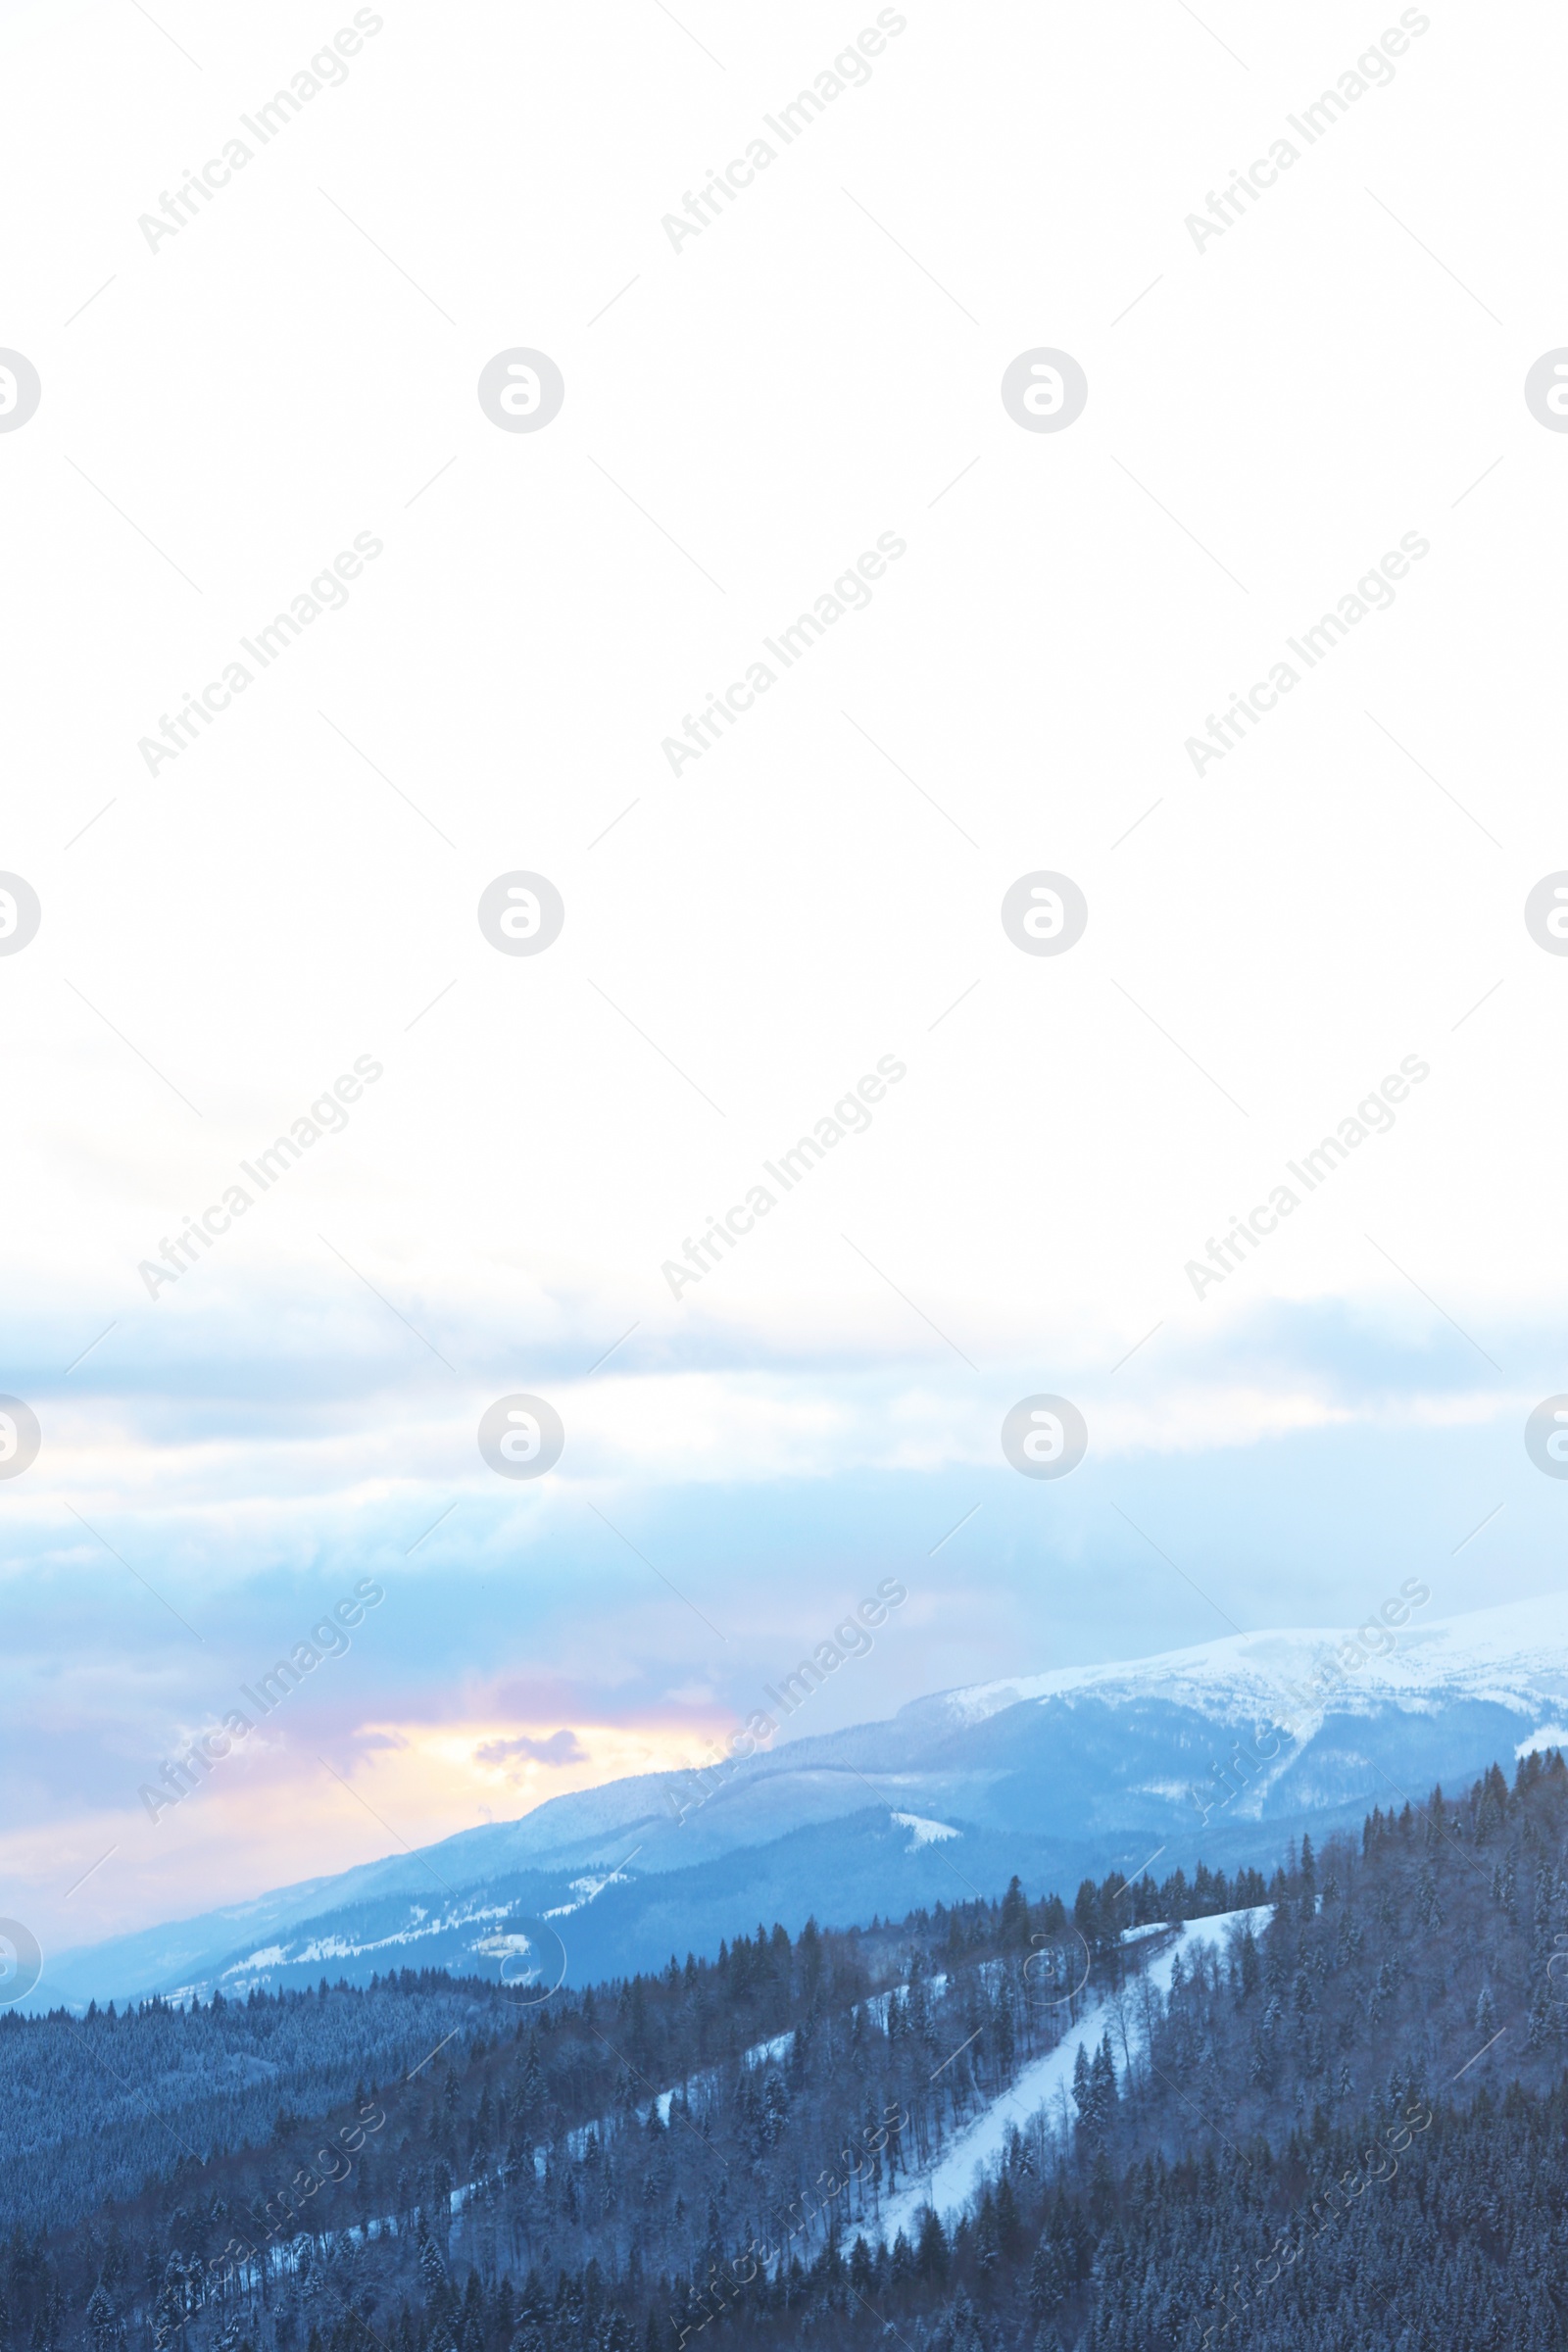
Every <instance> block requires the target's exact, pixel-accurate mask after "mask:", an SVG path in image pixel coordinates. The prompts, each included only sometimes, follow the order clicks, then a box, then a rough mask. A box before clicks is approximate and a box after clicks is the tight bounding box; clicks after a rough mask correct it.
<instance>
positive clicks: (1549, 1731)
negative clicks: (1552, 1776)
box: [1513, 1723, 1568, 1757]
mask: <svg viewBox="0 0 1568 2352" xmlns="http://www.w3.org/2000/svg"><path fill="white" fill-rule="evenodd" d="M1548 1747H1562V1748H1568V1731H1565V1730H1564V1729H1563V1727H1562V1725H1561V1724H1560V1723H1544V1724H1543V1725H1542V1727H1541V1729H1540V1731H1539V1732H1532V1733H1531V1735H1530V1737H1529V1739H1528V1740H1520V1742H1519V1744H1518V1746H1517V1747H1516V1748H1515V1749H1514V1751H1513V1752H1514V1755H1515V1756H1516V1757H1518V1756H1535V1755H1540V1754H1541V1753H1542V1751H1543V1750H1544V1749H1545V1748H1548Z"/></svg>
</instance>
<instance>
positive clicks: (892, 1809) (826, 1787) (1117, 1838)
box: [29, 1580, 1568, 2007]
mask: <svg viewBox="0 0 1568 2352" xmlns="http://www.w3.org/2000/svg"><path fill="white" fill-rule="evenodd" d="M1426 1601H1427V1596H1426V1588H1425V1587H1424V1586H1421V1585H1419V1584H1418V1583H1417V1582H1416V1581H1415V1580H1409V1581H1408V1582H1407V1584H1406V1587H1405V1589H1404V1590H1403V1592H1402V1593H1400V1594H1397V1595H1394V1596H1392V1597H1391V1599H1390V1601H1389V1602H1388V1603H1387V1604H1385V1605H1383V1606H1382V1607H1380V1610H1379V1612H1378V1614H1377V1615H1376V1616H1375V1617H1374V1618H1372V1619H1369V1620H1368V1622H1367V1623H1366V1625H1364V1626H1363V1628H1362V1629H1361V1634H1360V1637H1359V1638H1356V1637H1353V1636H1347V1635H1346V1634H1344V1633H1326V1632H1278V1633H1257V1634H1239V1635H1233V1636H1230V1637H1228V1638H1227V1639H1225V1640H1223V1641H1218V1642H1208V1643H1205V1644H1202V1645H1201V1646H1198V1647H1194V1648H1190V1649H1181V1650H1172V1651H1167V1652H1165V1653H1164V1654H1163V1655H1160V1656H1157V1657H1150V1658H1140V1659H1134V1660H1131V1661H1128V1662H1123V1663H1119V1664H1114V1665H1105V1666H1092V1667H1066V1668H1057V1669H1055V1670H1054V1671H1051V1672H1048V1673H1044V1674H1039V1675H1034V1676H1029V1677H1024V1678H1020V1679H1017V1680H1012V1681H1005V1682H995V1683H986V1684H978V1685H974V1686H972V1687H970V1688H968V1689H964V1690H957V1691H941V1692H938V1693H936V1694H935V1695H934V1696H932V1697H929V1698H922V1699H917V1700H915V1701H913V1702H912V1703H911V1704H910V1705H908V1706H907V1707H904V1708H902V1709H901V1710H900V1712H899V1713H898V1714H897V1715H895V1716H893V1717H891V1718H890V1719H888V1720H886V1721H883V1722H878V1723H866V1724H858V1725H854V1726H851V1727H849V1728H847V1729H845V1730H842V1731H837V1732H828V1733H824V1734H819V1735H817V1736H815V1737H812V1738H802V1739H796V1740H786V1741H783V1742H781V1743H779V1744H776V1745H775V1746H774V1747H773V1748H772V1749H771V1751H769V1752H767V1753H764V1754H758V1755H756V1756H754V1757H753V1758H752V1759H750V1760H749V1761H748V1762H747V1763H745V1764H744V1765H741V1766H738V1767H736V1768H734V1770H733V1771H732V1773H731V1775H730V1777H729V1778H728V1779H727V1780H725V1781H722V1782H721V1781H719V1780H718V1779H716V1778H711V1779H710V1780H709V1781H708V1783H707V1784H706V1792H705V1790H704V1789H698V1788H697V1787H696V1786H695V1785H694V1783H693V1781H692V1778H691V1776H690V1775H682V1774H668V1773H652V1774H645V1775H641V1776H638V1777H636V1778H633V1779H627V1780H620V1781H612V1782H608V1783H606V1784H605V1785H604V1786H603V1787H601V1788H598V1789H585V1790H580V1791H578V1792H576V1793H574V1794H571V1795H567V1796H560V1797H555V1798H553V1799H551V1800H550V1801H549V1802H548V1803H546V1804H543V1805H540V1806H538V1807H537V1808H536V1809H535V1810H534V1811H533V1812H531V1813H528V1814H525V1815H524V1816H523V1817H522V1819H521V1820H519V1821H515V1822H504V1823H494V1824H486V1825H484V1826H483V1827H480V1828H477V1829H472V1830H465V1831H463V1832H461V1833H460V1834H459V1835H458V1836H456V1837H453V1838H444V1839H442V1840H441V1841H440V1842H439V1843H438V1844H435V1845H431V1846H428V1847H425V1848H423V1849H421V1850H420V1851H418V1852H416V1853H413V1854H408V1853H398V1854H395V1855H390V1856H388V1857H387V1858H385V1859H384V1860H382V1861H379V1862H373V1863H368V1864H365V1865H363V1866H362V1867H360V1868H359V1869H356V1870H351V1871H346V1872H343V1873H342V1874H340V1875H338V1876H336V1877H333V1878H327V1879H314V1880H309V1881H306V1882H304V1883H303V1884H301V1885H299V1886H295V1887H283V1888H280V1889H277V1890H276V1891H274V1892H272V1893H270V1894H265V1895H262V1896H259V1897H258V1898H257V1899H256V1900H255V1901H253V1902H248V1903H244V1904H239V1905H232V1906H229V1907H228V1908H226V1909H223V1910H221V1911H214V1912H209V1913H207V1914H205V1915H204V1916H202V1917H200V1918H197V1919H191V1920H186V1921H182V1922H179V1923H177V1924H175V1925H172V1926H169V1927H163V1928H157V1929H150V1930H146V1931H144V1932H142V1933H140V1934H137V1935H133V1936H119V1937H116V1938H114V1939H113V1940H112V1941H110V1942H107V1943H102V1944H98V1945H96V1946H92V1947H90V1948H86V1949H83V1950H79V1951H75V1952H70V1953H67V1954H63V1955H61V1956H59V1957H58V1958H56V1959H55V1960H54V1961H53V1963H52V1965H49V1966H48V1967H47V1968H46V1971H45V1974H44V1977H43V1979H42V1981H41V1982H40V1984H39V1985H38V1987H37V1990H36V1992H35V1993H34V1995H33V1996H32V1999H31V2002H30V2003H29V2005H30V2006H38V2007H43V2006H49V2005H52V2004H54V2003H58V2002H60V2001H62V2000H64V2001H68V2002H72V2003H74V2004H79V2005H84V2004H85V2002H86V2001H87V1999H88V1998H89V1997H92V1996H96V1997H97V1998H98V1999H99V2000H100V2001H102V2000H105V1999H108V1998H111V1997H112V1998H115V1999H123V1998H124V1997H126V1996H129V1995H134V1996H141V1995H145V1994H148V1993H151V1992H153V1991H160V1992H163V1993H165V1994H166V1995H168V1996H170V1997H173V1996H175V1995H176V1994H180V1993H184V1994H186V1995H187V1996H188V1995H189V1993H191V1992H192V1991H197V1990H199V1991H201V1992H202V1993H203V1994H206V1993H208V1992H210V1991H211V1989H212V1988H213V1987H214V1986H215V1985H222V1987H223V1988H224V1990H225V1991H230V1992H232V1991H238V1992H243V1991H244V1990H245V1989H246V1988H247V1987H248V1986H249V1985H252V1984H256V1983H266V1984H270V1985H276V1984H278V1983H296V1984H297V1983H302V1982H308V1983H314V1982H315V1981H316V1980H317V1978H319V1977H320V1976H322V1975H327V1976H330V1977H332V1978H333V1979H336V1978H338V1977H340V1976H345V1977H347V1978H348V1979H349V1981H350V1982H351V1983H355V1982H361V1983H363V1982H366V1981H368V1978H369V1977H370V1975H371V1974H372V1973H378V1972H382V1971H385V1970H386V1969H388V1968H394V1969H395V1968H399V1967H416V1968H417V1967H445V1968H451V1969H455V1970H461V1971H464V1972H482V1973H496V1972H499V1973H501V1974H502V1975H504V1976H505V1977H506V1978H507V1979H508V1980H509V1981H515V1982H516V1984H517V1986H518V1998H519V1999H526V1998H528V1997H529V1996H530V1992H531V1991H532V1990H542V1989H543V1988H544V1986H545V1985H548V1984H549V1983H551V1982H554V1981H557V1980H559V1978H560V1977H561V1975H562V1973H563V1972H565V1973H567V1974H569V1976H570V1978H571V1980H572V1981H573V1982H583V1981H586V1980H587V1979H589V1978H592V1977H596V1976H599V1975H602V1974H605V1973H608V1972H612V1971H618V1970H623V1969H632V1968H647V1967H659V1966H662V1964H663V1962H664V1961H665V1960H667V1958H668V1957H669V1954H670V1952H671V1951H677V1952H678V1953H679V1954H681V1955H682V1956H684V1954H685V1953H686V1952H687V1951H688V1950H706V1951H712V1950H716V1948H717V1945H718V1941H719V1938H720V1937H721V1936H732V1935H734V1934H735V1933H736V1931H737V1929H739V1928H742V1927H745V1928H747V1929H748V1930H750V1928H751V1927H753V1926H755V1924H756V1922H757V1920H758V1919H759V1918H761V1919H763V1920H764V1921H766V1922H768V1923H771V1921H772V1920H773V1919H775V1918H778V1919H782V1920H783V1921H784V1922H785V1924H786V1925H787V1926H788V1927H789V1928H790V1929H791V1931H792V1932H794V1931H795V1930H797V1929H798V1928H799V1927H800V1926H801V1925H803V1924H804V1922H805V1920H806V1918H807V1917H808V1915H809V1913H811V1912H813V1911H814V1912H815V1913H816V1915H817V1916H818V1917H819V1918H821V1919H823V1920H830V1921H833V1922H834V1923H836V1924H849V1923H850V1922H852V1921H855V1920H858V1919H868V1918H869V1917H870V1916H871V1914H872V1912H873V1911H880V1912H883V1913H888V1912H893V1913H895V1914H902V1912H903V1911H904V1910H906V1909H907V1908H908V1907H909V1906H910V1905H912V1904H916V1903H928V1904H929V1903H934V1902H936V1901H938V1900H947V1901H952V1900H964V1899H967V1898H968V1897H969V1896H970V1895H971V1894H972V1893H974V1892H976V1891H979V1892H984V1893H987V1894H991V1893H995V1892H998V1891H1000V1890H1001V1888H1002V1887H1004V1886H1005V1883H1006V1880H1007V1878H1008V1877H1009V1876H1010V1875H1011V1874H1012V1872H1014V1871H1017V1872H1018V1873H1019V1875H1020V1876H1021V1877H1022V1878H1023V1880H1024V1883H1025V1885H1026V1886H1027V1887H1029V1888H1030V1890H1031V1892H1039V1891H1041V1890H1043V1889H1044V1888H1045V1887H1052V1886H1054V1887H1059V1888H1061V1889H1062V1890H1063V1891H1065V1892H1067V1893H1068V1894H1069V1895H1070V1894H1071V1892H1072V1891H1073V1889H1074V1888H1075V1887H1076V1886H1077V1883H1078V1881H1079V1879H1081V1878H1082V1877H1083V1876H1085V1875H1086V1874H1087V1873H1089V1872H1091V1871H1093V1872H1095V1873H1097V1874H1102V1875H1103V1873H1105V1872H1107V1871H1110V1870H1112V1869H1123V1870H1128V1871H1132V1870H1135V1869H1136V1868H1137V1867H1138V1866H1139V1865H1140V1864H1141V1863H1142V1862H1143V1861H1144V1860H1145V1859H1146V1858H1147V1857H1150V1856H1152V1853H1153V1851H1154V1849H1156V1848H1158V1849H1160V1853H1161V1859H1160V1861H1159V1864H1158V1869H1159V1871H1160V1873H1163V1872H1164V1871H1166V1870H1169V1869H1171V1868H1173V1867H1174V1866H1175V1865H1176V1864H1177V1863H1178V1862H1180V1863H1181V1864H1183V1866H1184V1867H1186V1868H1188V1869H1189V1870H1191V1868H1192V1866H1193V1864H1194V1863H1195V1862H1196V1861H1197V1860H1198V1859H1199V1858H1200V1857H1201V1858H1202V1859H1204V1860H1206V1861H1208V1862H1209V1863H1210V1864H1211V1865H1214V1866H1220V1865H1223V1866H1224V1867H1226V1868H1227V1869H1229V1868H1232V1867H1234V1866H1235V1865H1237V1864H1238V1863H1241V1862H1244V1861H1246V1862H1253V1863H1256V1864H1258V1865H1260V1866H1269V1865H1271V1864H1272V1863H1273V1861H1274V1860H1275V1859H1276V1857H1277V1856H1278V1854H1279V1852H1280V1850H1281V1848H1282V1847H1283V1845H1284V1843H1285V1841H1286V1839H1287V1838H1289V1837H1291V1836H1292V1835H1294V1834H1296V1833H1298V1832H1299V1829H1300V1828H1301V1827H1303V1826H1310V1827H1311V1828H1312V1830H1313V1832H1314V1834H1318V1833H1320V1832H1321V1831H1322V1830H1325V1829H1327V1828H1330V1827H1333V1826H1336V1825H1338V1824H1341V1823H1346V1822H1356V1823H1358V1822H1359V1820H1360V1818H1361V1815H1362V1813H1363V1812H1364V1811H1365V1810H1367V1809H1369V1808H1370V1807H1371V1806H1372V1805H1373V1804H1381V1805H1383V1806H1385V1807H1387V1806H1388V1805H1390V1804H1393V1805H1394V1806H1396V1807H1397V1806H1398V1805H1400V1804H1402V1803H1403V1802H1404V1800H1405V1798H1406V1796H1409V1797H1411V1798H1419V1797H1420V1796H1422V1795H1424V1794H1425V1793H1426V1792H1427V1791H1428V1790H1429V1789H1431V1786H1432V1784H1433V1782H1434V1781H1435V1780H1441V1781H1443V1782H1445V1783H1446V1784H1447V1785H1449V1786H1450V1787H1451V1786H1454V1785H1456V1784H1458V1783H1460V1782H1461V1781H1463V1780H1466V1779H1467V1778H1469V1777H1471V1776H1473V1775H1474V1774H1475V1773H1476V1772H1477V1771H1478V1770H1479V1769H1480V1768H1481V1767H1483V1766H1484V1765H1486V1764H1487V1763H1490V1762H1491V1761H1492V1760H1493V1759H1494V1758H1500V1759H1502V1760H1504V1761H1505V1762H1506V1761H1509V1760H1511V1759H1512V1757H1513V1756H1514V1755H1515V1754H1516V1753H1519V1752H1522V1751H1523V1749H1524V1748H1526V1747H1528V1746H1531V1745H1538V1744H1546V1743H1548V1742H1549V1743H1551V1744H1559V1743H1564V1742H1568V1596H1562V1595H1555V1594H1554V1595H1551V1596H1548V1597H1545V1598H1543V1599H1540V1600H1533V1601H1528V1602H1517V1603H1513V1604H1510V1605H1508V1606H1506V1607H1502V1608H1496V1609H1488V1610H1482V1611H1478V1612H1475V1613H1473V1614H1470V1615H1467V1616H1462V1617H1452V1618H1447V1619H1442V1620H1435V1621H1432V1622H1430V1623H1426V1622H1423V1612H1424V1609H1425V1606H1426Z"/></svg>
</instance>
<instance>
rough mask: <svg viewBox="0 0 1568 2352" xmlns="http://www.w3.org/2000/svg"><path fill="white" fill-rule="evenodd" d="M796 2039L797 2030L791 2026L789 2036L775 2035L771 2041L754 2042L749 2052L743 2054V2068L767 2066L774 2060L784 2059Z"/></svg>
mask: <svg viewBox="0 0 1568 2352" xmlns="http://www.w3.org/2000/svg"><path fill="white" fill-rule="evenodd" d="M794 2039H795V2028H794V2027H793V2026H791V2028H790V2030H789V2032H788V2033H787V2034H774V2036H773V2038H772V2040H771V2041H758V2042H754V2043H753V2044H752V2047H751V2048H750V2049H749V2050H743V2051H742V2052H741V2064H742V2066H766V2065H768V2064H770V2063H771V2062H772V2061H773V2060H775V2059H778V2058H782V2057H784V2056H785V2055H786V2054H787V2053H788V2050H789V2046H790V2044H791V2042H792V2041H793V2040H794Z"/></svg>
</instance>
